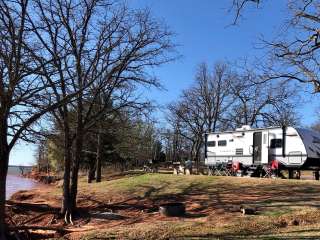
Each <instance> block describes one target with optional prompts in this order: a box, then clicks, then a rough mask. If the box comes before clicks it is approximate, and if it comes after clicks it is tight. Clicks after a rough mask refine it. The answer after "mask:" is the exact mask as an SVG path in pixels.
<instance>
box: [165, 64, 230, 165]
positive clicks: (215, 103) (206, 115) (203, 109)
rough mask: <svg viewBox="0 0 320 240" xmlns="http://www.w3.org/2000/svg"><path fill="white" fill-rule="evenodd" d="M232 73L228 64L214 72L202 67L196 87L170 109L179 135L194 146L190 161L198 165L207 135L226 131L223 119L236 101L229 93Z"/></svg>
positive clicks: (217, 66) (222, 65) (199, 69)
mask: <svg viewBox="0 0 320 240" xmlns="http://www.w3.org/2000/svg"><path fill="white" fill-rule="evenodd" d="M232 76H233V75H232V73H231V71H230V69H229V67H228V65H227V64H226V63H217V64H215V66H214V68H213V71H212V72H211V71H210V69H209V68H208V67H207V65H206V64H201V65H200V66H199V68H198V71H197V74H196V81H195V84H194V85H193V86H192V87H190V88H189V89H187V90H185V91H183V93H182V95H181V97H180V100H179V101H178V102H176V103H173V104H171V105H169V111H170V116H171V118H172V119H173V120H174V119H176V120H174V121H171V122H173V123H176V122H178V123H179V128H177V130H179V134H180V135H181V136H183V137H184V138H186V139H188V140H189V141H190V143H191V149H190V157H191V158H193V159H194V160H195V161H196V162H197V163H198V162H199V159H200V149H201V146H202V143H203V135H204V133H205V132H209V131H216V130H218V129H220V128H221V127H223V125H224V120H223V119H224V116H226V112H227V111H228V108H230V106H231V104H232V102H233V99H232V96H231V91H230V86H229V85H230V81H231V80H232Z"/></svg>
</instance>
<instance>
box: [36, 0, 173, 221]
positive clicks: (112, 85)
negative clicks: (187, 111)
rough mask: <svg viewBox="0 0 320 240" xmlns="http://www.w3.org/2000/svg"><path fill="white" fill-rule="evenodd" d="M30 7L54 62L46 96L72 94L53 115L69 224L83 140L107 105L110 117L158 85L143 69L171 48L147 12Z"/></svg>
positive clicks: (87, 4) (103, 1)
mask: <svg viewBox="0 0 320 240" xmlns="http://www.w3.org/2000/svg"><path fill="white" fill-rule="evenodd" d="M34 7H35V9H36V12H37V20H38V21H37V22H35V21H34V29H35V31H36V34H37V37H38V39H39V40H40V42H41V44H42V46H43V49H44V50H45V51H46V54H45V56H50V57H53V59H54V61H53V62H52V64H51V67H52V69H53V73H51V72H47V73H46V74H45V75H44V78H45V79H46V80H47V81H49V82H50V83H53V86H54V87H53V88H51V89H52V90H51V92H50V96H52V95H53V96H54V98H55V99H58V98H60V97H61V95H62V96H64V95H70V93H72V94H75V93H76V98H74V100H73V101H71V102H70V103H68V104H65V105H63V106H61V108H59V109H57V111H54V112H52V113H53V114H54V116H55V117H56V119H57V120H58V122H60V125H61V129H63V130H64V135H65V151H66V153H65V157H64V160H65V175H64V200H63V205H62V213H65V215H66V219H67V220H68V219H71V214H72V212H73V211H74V209H75V207H76V196H77V183H78V171H79V164H80V161H81V159H82V158H83V142H84V134H85V133H86V131H88V130H89V129H90V128H91V127H92V126H96V122H97V121H98V120H99V119H100V118H101V116H102V115H104V114H106V112H107V111H108V109H110V108H109V107H110V104H111V105H112V111H114V110H115V109H119V108H121V107H125V106H128V105H130V104H131V103H133V102H135V97H134V96H132V92H133V91H132V90H134V89H135V88H136V86H137V85H138V84H140V85H149V86H150V85H152V86H158V85H159V84H158V81H157V79H155V78H154V77H153V76H150V75H149V74H148V71H147V68H151V67H156V66H159V65H161V64H163V63H166V62H168V61H170V60H172V58H171V57H169V55H168V53H169V52H170V51H171V50H172V49H173V44H172V43H171V41H170V36H171V33H170V32H169V31H168V30H167V28H166V27H165V26H163V25H162V24H160V23H159V22H157V21H156V20H154V19H153V18H152V16H151V15H150V12H149V11H147V10H143V11H140V10H135V11H133V10H130V9H128V8H127V7H126V6H125V5H123V4H118V3H115V2H112V1H108V0H96V1H85V0H80V1H76V0H69V1H54V2H52V1H50V2H44V1H40V0H35V1H34ZM31 17H32V16H30V18H31ZM57 83H58V84H57ZM57 86H58V87H57ZM70 110H72V111H74V112H75V115H76V116H75V121H74V126H70V119H69V112H70ZM71 127H72V129H70V128H71ZM73 141H74V143H73ZM72 145H73V146H74V148H72V149H73V151H74V153H73V156H74V157H73V159H72V161H71V153H70V149H71V146H72ZM70 172H71V175H70ZM70 179H71V181H70Z"/></svg>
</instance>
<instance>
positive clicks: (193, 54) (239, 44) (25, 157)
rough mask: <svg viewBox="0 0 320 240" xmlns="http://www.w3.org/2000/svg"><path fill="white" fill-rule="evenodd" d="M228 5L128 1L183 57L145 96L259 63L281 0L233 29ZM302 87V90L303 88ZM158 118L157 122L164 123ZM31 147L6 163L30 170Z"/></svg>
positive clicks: (307, 108) (308, 102)
mask: <svg viewBox="0 0 320 240" xmlns="http://www.w3.org/2000/svg"><path fill="white" fill-rule="evenodd" d="M231 2H232V0H224V1H221V0H220V1H218V0H201V1H199V0H198V1H196V0H128V3H129V5H131V6H132V7H134V8H141V7H142V8H144V7H148V8H150V9H151V12H152V13H153V14H154V15H155V17H157V18H160V19H161V20H163V21H164V22H165V23H166V24H167V25H168V26H169V28H170V29H171V30H172V31H173V32H174V33H175V34H176V35H175V37H174V41H175V42H176V43H177V44H179V47H178V49H177V50H178V51H179V53H180V54H181V55H182V57H181V58H180V59H179V60H177V61H175V62H172V63H170V64H167V65H164V66H162V67H161V68H159V69H154V73H155V74H156V75H157V76H158V78H159V79H160V80H161V83H162V84H163V85H164V87H165V88H166V89H167V90H166V91H158V90H151V91H150V90H148V91H146V92H145V94H146V96H148V97H149V98H151V99H153V100H155V101H157V102H158V103H159V104H161V105H163V106H164V105H166V104H167V103H169V102H171V101H174V100H175V99H177V98H178V96H179V94H180V93H181V90H182V89H185V88H187V87H189V86H190V85H191V84H192V81H193V80H194V73H195V70H196V67H197V65H198V64H199V63H201V62H207V63H208V64H212V65H213V64H214V62H216V61H221V60H227V61H231V62H233V61H236V60H239V59H243V58H248V59H253V58H254V57H258V58H262V57H263V55H264V52H263V50H261V49H258V48H257V46H258V43H259V38H260V37H261V36H264V38H266V39H272V38H273V37H274V36H275V35H276V34H277V32H278V31H279V27H280V25H281V23H282V22H283V21H284V16H285V15H286V8H285V3H286V2H287V1H286V0H269V1H265V2H264V4H263V5H262V6H261V7H260V9H256V7H251V8H249V9H247V10H246V16H245V18H243V19H241V21H240V22H239V24H238V25H237V26H230V24H231V23H232V20H233V15H232V14H231V13H228V9H229V8H230V4H231ZM301 88H303V89H304V88H305V87H304V86H302V87H301ZM304 96H305V97H304V102H301V103H297V106H298V111H299V113H300V115H301V117H302V119H301V120H302V124H303V125H310V124H311V123H312V122H314V121H315V120H316V117H317V116H316V114H315V112H316V107H319V105H318V104H317V100H319V97H317V96H312V95H311V94H305V95H304ZM162 116H163V115H161V114H159V119H158V120H159V121H160V122H163V121H164V120H163V119H162V118H163V117H162ZM34 149H35V147H34V146H33V145H31V144H29V145H26V144H23V143H20V144H18V145H17V146H16V147H15V149H14V150H13V152H12V155H11V160H10V164H17V165H20V164H22V165H29V164H31V163H33V162H34Z"/></svg>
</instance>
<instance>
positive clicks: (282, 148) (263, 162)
mask: <svg viewBox="0 0 320 240" xmlns="http://www.w3.org/2000/svg"><path fill="white" fill-rule="evenodd" d="M205 149H206V150H205V164H206V165H207V166H208V167H209V170H210V169H213V168H215V167H217V166H218V165H223V164H227V163H229V164H230V163H231V164H232V163H235V162H237V163H240V165H241V166H242V168H244V169H245V168H248V167H257V168H262V166H270V165H271V164H274V163H276V164H274V165H273V166H276V168H279V169H289V170H301V169H314V170H317V171H319V169H320V133H318V132H316V131H312V130H309V129H302V128H293V127H270V128H260V129H252V128H250V127H249V126H243V127H241V128H238V129H236V130H235V131H226V132H215V133H208V134H206V136H205Z"/></svg>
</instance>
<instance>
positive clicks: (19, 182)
mask: <svg viewBox="0 0 320 240" xmlns="http://www.w3.org/2000/svg"><path fill="white" fill-rule="evenodd" d="M40 185H41V184H39V183H38V182H36V181H34V180H32V179H28V178H23V177H20V176H19V175H14V174H8V176H7V188H6V198H7V199H9V198H10V197H11V196H12V194H14V193H15V192H17V191H20V190H30V189H32V188H35V187H38V186H40Z"/></svg>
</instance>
